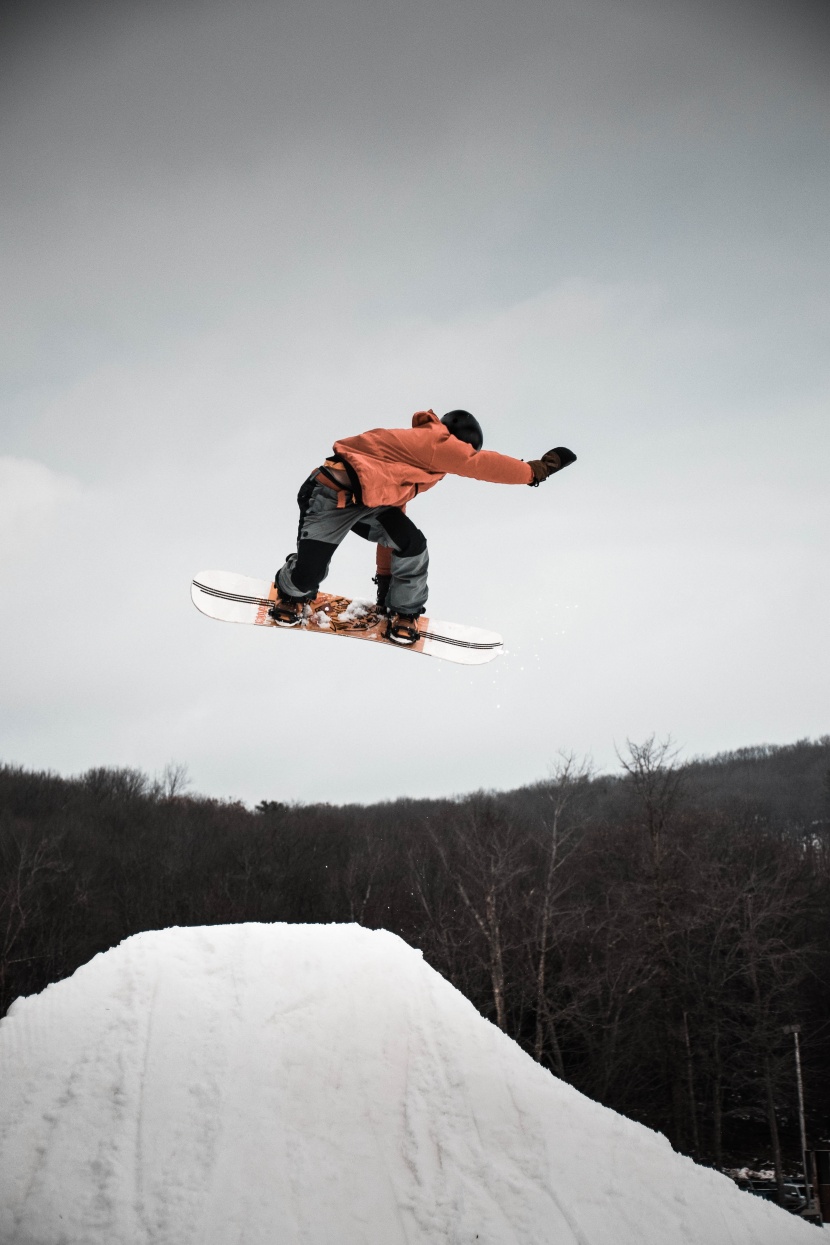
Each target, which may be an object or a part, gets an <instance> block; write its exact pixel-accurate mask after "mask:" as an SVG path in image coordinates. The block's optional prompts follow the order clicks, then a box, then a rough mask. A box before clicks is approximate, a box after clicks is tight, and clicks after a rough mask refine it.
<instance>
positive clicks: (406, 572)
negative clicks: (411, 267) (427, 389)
mask: <svg viewBox="0 0 830 1245" xmlns="http://www.w3.org/2000/svg"><path fill="white" fill-rule="evenodd" d="M483 443H484V438H483V436H482V432H481V426H480V424H479V422H478V420H477V419H476V418H475V417H474V416H473V415H471V414H470V412H469V411H449V412H448V413H447V414H446V415H445V416H444V417H443V419H439V418H438V416H437V415H436V414H435V412H434V411H418V412H417V414H415V415H413V417H412V427H411V428H373V429H372V430H371V431H370V432H364V433H362V434H361V435H360V436H357V437H347V438H346V439H345V440H342V441H337V442H335V445H334V450H333V453H332V455H331V457H330V458H327V459H326V460H325V462H324V463H323V464H322V466H320V467H316V468H315V469H314V471H312V473H311V475H310V476H309V477H308V479H307V480H306V481H305V483H304V484H303V486H302V488H301V489H300V492H299V495H298V497H297V502H298V504H299V507H300V526H299V531H298V535H297V552H296V553H291V554H289V556H288V558H287V559H286V561H285V563H284V565H283V566H281V567H280V569H279V571H278V572H277V574H276V576H275V577H274V586H275V588H276V590H277V600H276V601H275V602H274V605H273V606H272V607H271V609H270V611H269V614H270V617H271V618H273V620H274V622H276V623H277V624H278V625H279V626H282V627H295V626H297V624H298V623H300V622H301V621H302V618H303V607H304V605H305V604H306V603H307V602H309V601H312V600H313V599H314V597H315V596H316V595H317V591H318V589H319V587H320V584H321V583H322V581H323V580H324V579H325V578H326V575H327V574H328V569H329V563H330V561H331V557H332V554H333V553H334V551H335V550H336V549H337V547H338V545H339V544H340V542H341V541H342V540H343V539H344V537H345V536H346V534H347V533H348V532H356V533H357V535H358V536H362V537H363V538H364V539H365V540H370V541H373V542H374V543H375V544H377V546H378V559H377V576H376V578H375V583H376V584H377V608H378V612H379V613H385V614H386V615H387V617H388V622H387V629H386V636H387V638H388V639H390V640H393V641H395V642H396V643H398V644H414V643H415V642H416V641H417V639H418V635H419V633H418V624H417V619H418V618H419V616H420V615H421V614H423V612H424V606H425V605H426V600H427V566H428V561H429V559H428V555H427V542H426V539H425V537H424V534H423V532H421V531H420V530H419V529H418V528H417V527H416V526H415V524H414V523H413V522H412V520H411V519H410V518H409V516H408V515H407V514H406V513H405V507H406V503H407V502H409V501H411V500H412V498H413V497H415V496H416V495H417V494H418V493H422V492H424V491H425V490H426V489H429V488H432V487H433V485H435V484H437V483H438V481H439V480H443V478H444V476H445V475H456V476H468V477H471V478H472V479H475V480H489V481H491V482H492V483H494V484H529V485H531V486H536V485H538V484H541V482H542V481H543V480H546V479H547V478H548V476H550V475H553V473H554V472H555V471H560V470H561V469H562V468H563V467H567V466H568V465H569V464H570V463H572V462H575V461H576V455H575V454H573V453H572V452H571V451H570V450H568V449H565V447H564V446H561V445H560V446H557V447H556V449H553V450H548V452H547V453H546V454H543V455H542V457H541V458H540V459H533V460H531V461H530V462H523V461H522V460H521V459H518V458H509V457H508V456H507V455H505V454H497V453H495V451H493V450H484V449H482V445H483Z"/></svg>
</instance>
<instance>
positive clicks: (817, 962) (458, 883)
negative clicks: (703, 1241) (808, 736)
mask: <svg viewBox="0 0 830 1245" xmlns="http://www.w3.org/2000/svg"><path fill="white" fill-rule="evenodd" d="M622 761H623V772H622V774H621V776H620V777H615V778H608V777H598V778H595V777H592V776H591V775H590V774H589V773H587V772H586V771H585V770H584V769H582V768H580V767H579V766H578V765H577V764H576V763H575V762H574V761H573V760H568V759H566V760H563V761H562V762H561V764H560V765H559V766H558V768H557V769H556V771H555V773H554V774H553V775H552V776H551V778H550V780H549V781H546V782H542V783H539V784H537V785H536V786H533V787H528V788H523V789H521V790H519V791H515V792H511V793H508V794H501V795H493V794H476V795H473V796H470V797H467V798H464V799H458V800H441V801H437V800H434V801H409V800H400V801H397V802H395V803H391V804H381V805H373V806H368V807H360V806H349V807H343V808H337V807H332V806H329V805H310V806H289V805H284V804H279V803H274V802H264V803H262V804H260V805H259V806H258V808H257V809H256V811H254V812H251V811H249V810H248V809H246V808H245V807H244V806H243V805H241V804H233V803H223V802H219V801H216V800H207V799H202V798H200V797H194V796H187V795H185V794H184V793H183V791H182V775H181V773H179V772H178V771H176V770H170V771H169V772H168V773H167V774H166V775H165V777H164V779H163V780H162V781H161V782H156V783H153V782H150V781H149V780H148V779H147V778H146V777H145V776H144V775H142V774H140V773H137V772H135V771H132V770H106V769H101V770H92V771H90V772H89V773H88V774H85V775H84V776H83V777H81V778H78V779H73V780H67V779H62V778H58V777H55V776H54V775H49V774H32V773H27V772H24V771H22V770H18V769H12V768H9V767H6V768H2V769H0V992H1V993H0V1006H2V1010H3V1011H5V1009H6V1008H7V1007H8V1005H9V1004H10V1003H11V1002H12V1000H13V999H14V998H15V997H16V996H17V995H20V994H30V993H33V992H35V991H38V990H40V989H42V988H43V987H44V986H45V985H46V984H47V983H49V982H52V981H56V980H58V979H60V978H62V977H65V976H67V975H68V974H70V973H72V972H73V971H74V970H75V969H76V968H77V967H78V966H79V965H81V964H83V963H84V962H85V961H87V960H88V959H90V958H91V957H92V956H93V955H94V954H95V953H96V952H98V951H102V950H105V949H106V948H108V947H111V946H113V945H114V944H115V943H117V942H119V941H120V940H121V939H122V938H125V937H127V936H128V935H130V934H133V933H136V932H138V931H140V930H146V929H157V928H162V927H166V926H170V925H193V924H207V923H210V924H221V923H225V922H237V921H307V922H329V921H335V922H340V921H358V922H360V923H361V924H363V925H366V926H369V927H372V928H381V927H382V928H385V929H389V930H392V931H394V932H395V933H398V934H400V935H401V936H402V937H403V938H404V939H406V941H407V942H409V943H410V944H412V945H413V946H416V947H420V948H422V950H423V952H424V955H425V957H426V959H427V960H428V961H429V963H430V964H432V965H434V967H435V968H437V969H438V970H439V971H440V972H441V973H443V974H444V975H445V976H446V977H448V978H449V979H450V981H452V982H453V983H454V984H455V985H456V986H457V987H458V988H459V989H460V990H462V991H463V992H464V993H465V994H466V995H467V996H468V998H470V999H471V1000H472V1001H473V1003H474V1004H475V1005H476V1007H478V1008H479V1010H480V1011H481V1012H482V1013H483V1014H484V1015H486V1016H488V1017H489V1018H490V1019H492V1020H493V1022H494V1023H495V1024H497V1025H499V1026H500V1027H501V1028H503V1029H504V1030H505V1031H506V1032H507V1033H509V1034H510V1035H511V1036H512V1037H513V1038H515V1039H516V1041H518V1042H519V1043H520V1044H521V1045H522V1046H523V1047H524V1049H525V1050H527V1051H528V1052H529V1053H530V1054H531V1055H533V1057H534V1058H536V1059H537V1060H540V1061H541V1062H542V1063H544V1064H545V1065H546V1066H548V1067H549V1068H551V1070H552V1071H554V1072H555V1073H556V1074H557V1075H558V1076H560V1077H563V1078H564V1079H566V1080H567V1081H570V1082H571V1083H572V1084H574V1085H575V1086H577V1087H578V1088H579V1089H581V1090H583V1091H584V1092H585V1093H587V1094H589V1095H590V1096H591V1097H593V1098H596V1099H599V1100H600V1101H601V1102H604V1103H606V1104H608V1105H609V1106H611V1107H614V1108H615V1109H616V1110H619V1111H622V1112H624V1113H625V1114H627V1115H630V1116H633V1117H634V1118H636V1119H639V1120H641V1121H643V1122H644V1123H646V1124H648V1125H650V1126H651V1127H653V1128H657V1129H660V1130H662V1131H664V1132H666V1133H667V1134H668V1136H669V1137H670V1139H671V1140H672V1142H673V1143H674V1144H675V1146H677V1147H678V1148H679V1149H681V1150H684V1151H686V1152H687V1153H689V1154H692V1155H694V1156H695V1157H698V1158H700V1159H703V1160H704V1161H709V1162H713V1163H716V1164H719V1165H720V1164H723V1163H724V1162H726V1161H728V1160H729V1159H733V1160H735V1159H739V1158H741V1159H746V1158H748V1157H749V1156H751V1155H755V1154H761V1155H762V1156H764V1157H768V1158H770V1159H774V1160H776V1164H777V1167H778V1169H779V1173H780V1171H781V1170H782V1168H783V1167H786V1166H787V1163H788V1162H789V1161H790V1160H792V1159H793V1158H794V1157H795V1156H796V1155H797V1153H798V1150H799V1142H798V1125H797V1119H796V1116H795V1101H796V1100H795V1078H794V1071H793V1050H792V1038H791V1037H789V1036H788V1035H787V1034H785V1032H784V1026H786V1025H790V1024H792V1023H799V1024H801V1026H802V1040H803V1053H804V1058H805V1063H806V1068H805V1076H806V1092H807V1106H808V1114H809V1117H810V1118H809V1122H808V1129H809V1130H810V1131H811V1133H812V1137H811V1143H812V1144H819V1142H820V1139H821V1138H822V1137H826V1136H827V1129H828V1125H830V1119H829V1118H828V1115H830V1074H829V1069H828V1064H829V1063H830V1061H829V1060H828V1055H830V990H828V985H830V738H825V739H822V740H821V741H819V742H818V743H809V742H802V743H798V744H795V745H792V746H791V747H785V748H759V749H746V750H744V751H742V752H738V753H731V754H728V755H725V756H722V757H717V758H715V759H713V760H711V761H699V762H693V763H691V764H688V765H685V766H682V767H677V766H676V765H675V764H674V761H673V757H672V755H671V754H670V752H669V751H668V749H667V748H666V747H665V746H664V745H660V744H657V743H656V742H655V741H654V740H653V739H652V740H648V741H646V742H645V743H644V744H642V745H629V748H628V751H627V753H626V754H625V756H624V757H623V758H622ZM782 1155H783V1159H782Z"/></svg>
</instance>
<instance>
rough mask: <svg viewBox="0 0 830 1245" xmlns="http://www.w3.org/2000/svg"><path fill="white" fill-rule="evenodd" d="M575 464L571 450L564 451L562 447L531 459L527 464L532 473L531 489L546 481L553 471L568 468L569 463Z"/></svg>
mask: <svg viewBox="0 0 830 1245" xmlns="http://www.w3.org/2000/svg"><path fill="white" fill-rule="evenodd" d="M575 462H576V454H574V452H573V450H568V449H566V448H565V446H564V445H557V447H556V449H555V450H548V452H547V454H543V455H542V457H541V458H532V459H531V460H530V462H529V463H528V464H527V465H528V467H530V469H531V471H532V472H533V479H532V480H531V481H530V484H531V487H533V488H535V487H536V485H537V484H541V483H542V481H543V480H547V478H548V476H552V475H553V473H554V472H555V471H561V470H562V468H563V467H570V465H571V463H575Z"/></svg>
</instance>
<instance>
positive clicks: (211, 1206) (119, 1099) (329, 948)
mask: <svg viewBox="0 0 830 1245" xmlns="http://www.w3.org/2000/svg"><path fill="white" fill-rule="evenodd" d="M0 1078H1V1079H0V1095H1V1096H2V1106H1V1107H0V1242H2V1245H441V1243H444V1242H446V1243H448V1245H449V1243H452V1245H473V1243H474V1242H479V1243H480V1245H681V1243H682V1245H790V1243H792V1245H798V1243H801V1245H810V1242H817V1241H819V1240H821V1239H823V1237H822V1236H820V1235H818V1233H817V1230H816V1229H815V1228H812V1227H809V1226H807V1225H806V1224H804V1223H801V1222H799V1221H798V1220H796V1219H794V1218H792V1217H791V1216H789V1215H787V1214H785V1213H784V1212H783V1211H781V1210H779V1209H778V1208H777V1207H774V1206H771V1205H770V1204H769V1203H766V1202H763V1201H760V1200H759V1199H757V1198H753V1197H751V1196H749V1195H748V1194H745V1193H742V1192H740V1191H739V1190H738V1189H737V1188H736V1187H735V1185H733V1184H732V1183H731V1181H729V1180H728V1179H726V1177H724V1176H720V1175H717V1174H716V1173H714V1172H712V1171H709V1170H708V1169H706V1168H703V1167H698V1166H697V1165H696V1164H694V1163H693V1162H691V1160H689V1159H686V1158H683V1157H681V1156H680V1155H678V1154H676V1153H674V1151H673V1150H672V1149H671V1147H670V1146H669V1144H668V1142H667V1141H666V1139H665V1138H664V1137H662V1136H660V1135H659V1134H656V1133H653V1132H650V1131H649V1130H648V1129H646V1128H643V1127H641V1126H640V1125H638V1124H634V1123H632V1122H631V1121H629V1120H626V1119H624V1118H623V1117H622V1116H619V1115H616V1114H615V1113H614V1112H613V1111H609V1110H607V1109H606V1108H604V1107H601V1106H599V1105H597V1104H596V1103H594V1102H592V1101H590V1100H589V1099H587V1098H585V1097H583V1095H581V1094H579V1093H578V1092H577V1091H576V1090H574V1089H572V1088H571V1087H570V1086H568V1085H565V1084H563V1083H562V1082H560V1081H558V1080H556V1078H555V1077H553V1076H551V1074H550V1073H549V1072H546V1071H545V1070H544V1069H542V1068H541V1067H539V1066H538V1065H537V1064H536V1063H534V1061H533V1060H532V1059H531V1058H530V1057H529V1056H528V1055H526V1054H525V1053H524V1052H523V1051H522V1050H521V1049H520V1048H519V1047H518V1046H517V1045H516V1044H515V1043H514V1042H512V1041H511V1040H510V1039H509V1038H507V1037H505V1036H504V1034H502V1033H500V1032H499V1031H498V1030H497V1029H496V1028H495V1027H494V1026H493V1025H491V1024H490V1023H488V1022H487V1021H486V1020H483V1019H482V1017H481V1016H480V1015H479V1014H478V1013H477V1012H476V1010H475V1009H474V1008H473V1006H472V1005H471V1004H470V1003H469V1002H468V1001H467V1000H466V999H465V998H464V997H463V996H462V995H461V994H459V993H458V991H457V990H455V989H454V988H453V987H452V986H450V985H449V984H448V983H447V982H446V981H445V980H444V979H443V978H442V977H441V976H440V975H439V974H438V973H436V972H434V971H433V970H432V969H431V968H429V967H428V966H427V965H426V964H425V963H424V961H423V959H422V957H421V955H420V953H419V952H416V951H413V950H412V949H411V948H410V947H408V946H406V944H405V943H403V942H402V941H401V940H400V939H399V938H396V937H394V936H393V935H392V934H388V933H383V932H371V931H368V930H365V929H362V928H360V927H358V926H353V925H328V926H308V925H307V926H302V925H230V926H221V927H220V926H211V927H203V928H192V929H168V930H163V931H160V932H158V933H146V934H138V935H136V936H135V937H133V938H129V939H127V940H126V941H125V942H124V943H122V944H121V945H120V946H119V947H116V948H115V949H114V950H112V951H108V952H106V954H103V955H98V956H96V957H95V958H94V959H93V960H92V961H91V962H90V963H89V964H87V965H85V966H84V967H83V968H81V969H79V970H78V971H77V972H76V973H75V974H74V975H73V976H72V977H71V978H69V979H68V980H66V981H62V982H60V983H59V984H57V985H53V986H49V987H48V988H47V989H46V990H44V991H43V993H42V994H40V995H37V996H33V997H31V998H24V999H18V1001H17V1002H16V1003H15V1004H14V1005H13V1007H12V1008H11V1011H10V1013H9V1015H8V1017H7V1018H6V1019H5V1020H3V1021H2V1022H0Z"/></svg>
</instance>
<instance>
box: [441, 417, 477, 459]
mask: <svg viewBox="0 0 830 1245" xmlns="http://www.w3.org/2000/svg"><path fill="white" fill-rule="evenodd" d="M441 423H442V424H446V426H447V427H448V428H449V430H450V432H451V433H452V435H453V436H454V437H458V439H459V441H466V442H467V444H468V445H471V446H472V447H473V449H474V450H480V449H481V447H482V445H483V444H484V435H483V433H482V431H481V424H480V423H479V422H478V420H477V419H476V417H475V415H471V414H470V412H469V411H447V413H446V415H445V416H444V417H443V419H442V420H441Z"/></svg>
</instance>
